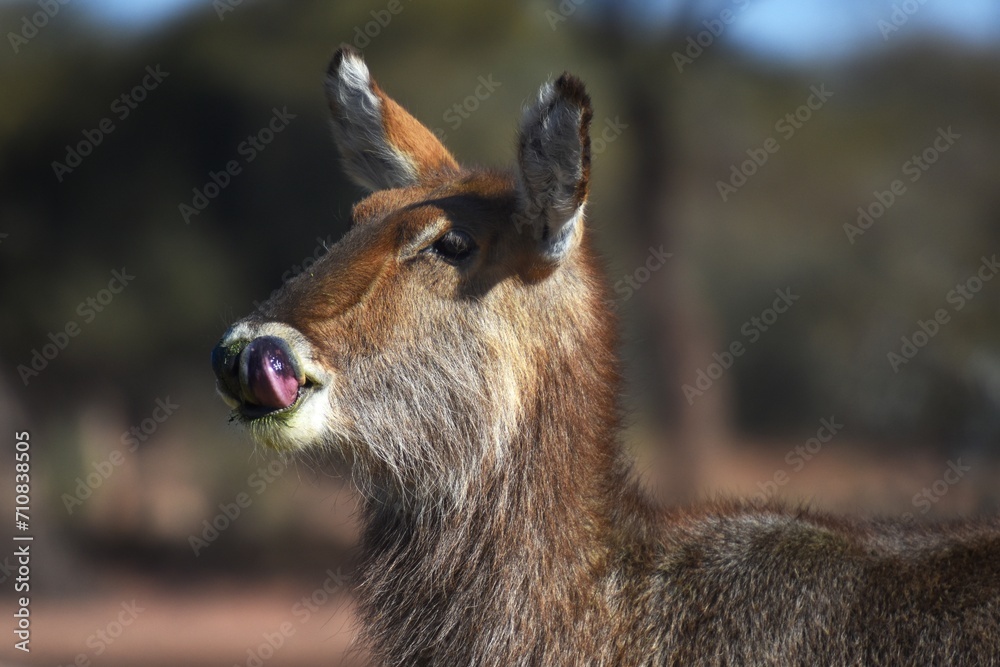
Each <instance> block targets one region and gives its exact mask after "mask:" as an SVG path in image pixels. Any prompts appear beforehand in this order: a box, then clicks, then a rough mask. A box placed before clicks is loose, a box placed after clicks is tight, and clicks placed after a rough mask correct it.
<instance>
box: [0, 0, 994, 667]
mask: <svg viewBox="0 0 1000 667" xmlns="http://www.w3.org/2000/svg"><path fill="white" fill-rule="evenodd" d="M0 33H2V35H3V41H4V44H3V45H2V46H0V82H2V89H0V90H2V102H0V299H2V301H0V303H2V306H3V307H2V311H0V313H2V314H0V321H2V322H3V324H2V326H0V360H2V365H0V368H2V371H3V372H2V374H0V425H2V427H3V428H2V429H0V433H2V434H3V435H2V438H3V451H4V452H6V453H5V454H3V456H2V457H0V468H2V469H3V470H5V471H6V472H5V473H4V476H5V478H6V480H7V481H5V482H4V485H3V489H4V490H3V492H2V493H0V511H2V512H0V513H2V515H3V516H5V517H8V516H13V514H14V504H15V503H14V490H13V483H12V482H13V474H14V470H13V465H14V461H13V451H14V448H15V443H16V440H15V436H14V433H15V432H21V431H28V432H29V433H30V443H31V448H32V449H31V453H32V457H33V458H32V463H33V467H32V473H33V486H32V495H31V521H30V531H29V532H30V533H31V534H32V535H34V537H35V541H34V542H33V543H32V544H33V546H32V549H33V559H32V574H31V614H32V619H33V625H32V628H33V635H32V643H31V648H32V652H31V654H30V656H26V655H25V654H23V653H21V652H19V651H16V650H15V649H14V648H13V646H12V644H13V640H12V639H11V634H10V631H9V630H8V629H6V628H7V627H8V626H9V625H11V624H12V616H11V614H12V613H13V611H14V609H15V608H14V602H13V601H14V598H15V597H16V596H15V594H14V584H15V579H16V576H17V573H16V568H15V567H14V560H13V555H12V553H13V547H10V548H8V547H4V548H3V550H2V552H0V582H2V583H0V587H2V590H3V609H2V614H0V616H2V618H5V619H7V620H6V621H4V623H3V624H0V625H2V626H3V628H4V629H3V636H5V637H7V639H6V640H5V641H4V642H3V645H2V646H0V661H3V662H4V664H39V665H41V664H45V665H57V664H58V665H64V664H65V665H69V664H78V665H86V664H100V665H130V666H136V665H178V664H184V665H195V666H198V665H248V666H249V665H258V666H259V665H262V664H267V665H313V664H331V665H336V664H342V659H341V658H340V656H341V655H342V653H343V651H344V648H345V647H346V645H347V643H348V642H349V639H350V636H351V623H352V620H351V618H352V617H351V602H350V599H349V597H348V596H347V595H346V594H344V593H343V591H342V583H343V582H342V579H341V572H340V571H339V569H338V568H339V564H340V563H341V562H342V560H343V557H344V554H346V553H347V552H348V550H349V549H350V547H351V545H352V542H353V540H354V534H355V526H354V523H353V509H352V508H353V502H354V501H353V496H352V494H351V490H350V489H349V488H345V487H344V485H343V484H342V483H341V481H340V480H339V479H338V478H337V476H336V475H335V474H334V473H333V472H332V471H329V470H325V469H323V468H322V467H321V466H316V465H312V464H311V463H310V462H308V461H301V462H297V463H293V464H290V465H288V466H285V465H283V464H281V463H280V462H279V461H277V460H276V459H274V458H273V457H271V456H270V455H269V454H268V453H267V452H262V451H255V450H254V449H253V447H252V445H251V444H250V443H249V441H248V439H247V438H246V437H245V436H244V434H242V433H241V432H239V431H238V430H237V429H236V428H235V427H234V426H232V425H230V424H229V423H228V421H227V410H226V408H225V406H224V405H223V404H222V403H221V401H219V400H218V399H217V398H216V397H215V395H214V378H213V375H212V373H211V370H210V368H209V351H210V349H211V347H212V345H213V344H214V343H215V341H216V340H217V339H218V337H219V336H220V335H221V333H222V332H223V331H224V330H225V329H226V327H227V326H228V324H229V323H230V322H231V321H233V320H235V319H237V318H239V317H241V316H243V315H245V314H247V313H248V312H249V311H250V310H251V309H252V308H253V307H254V305H255V303H256V302H258V301H263V300H264V299H265V298H266V297H267V296H268V295H269V294H270V293H271V291H272V290H274V289H276V288H277V287H278V286H280V284H281V283H282V281H283V280H286V279H288V278H289V277H290V276H292V275H295V274H297V273H298V272H300V271H302V270H304V268H308V266H309V265H310V264H311V263H312V262H313V261H314V259H315V258H316V257H318V256H319V255H320V254H322V252H323V250H324V248H325V247H326V246H328V245H330V244H332V243H334V242H335V241H336V240H337V239H338V237H339V236H340V235H341V234H342V233H343V231H344V230H345V223H346V220H347V218H348V213H349V210H350V206H351V204H352V203H353V202H354V201H356V200H357V199H358V198H359V196H360V192H359V190H358V189H357V188H356V187H354V186H353V185H351V184H350V183H349V182H348V181H347V180H346V179H345V177H344V176H343V174H342V173H341V172H340V169H339V167H338V163H337V157H336V153H335V148H334V146H333V144H332V141H331V140H330V139H329V136H330V133H329V129H328V127H327V121H326V108H325V104H324V99H323V93H322V87H321V81H322V77H323V73H324V72H325V68H326V64H327V62H328V59H329V57H330V55H331V54H332V52H333V50H334V49H335V48H336V46H337V45H338V44H340V43H342V42H347V43H352V44H354V45H355V46H356V47H358V48H359V49H361V50H362V51H363V52H364V54H365V57H366V59H367V60H368V63H369V66H370V67H371V69H372V72H373V73H374V75H375V76H376V78H377V79H378V80H379V81H380V83H381V84H382V86H383V87H384V88H385V89H386V90H387V91H388V92H389V93H390V95H392V96H393V97H394V98H395V99H397V100H398V101H399V102H400V103H402V104H403V105H404V106H405V107H407V108H408V109H409V110H410V111H411V112H412V113H413V114H414V115H415V116H417V117H418V118H419V119H421V120H422V121H424V122H425V123H426V124H427V125H428V127H431V128H432V129H434V131H435V132H436V133H437V134H438V135H439V136H441V137H442V138H444V139H445V141H446V142H447V144H448V145H449V147H450V148H451V149H452V150H453V151H454V152H455V154H456V155H457V156H458V157H459V159H460V160H462V161H464V162H465V163H467V164H483V165H506V164H509V163H510V162H511V160H512V158H513V136H514V132H515V128H516V123H517V118H518V115H519V112H520V109H521V107H522V104H524V102H525V101H526V100H527V99H529V98H530V97H531V96H532V95H533V94H534V93H535V91H536V90H537V87H538V85H539V84H540V83H541V82H542V81H544V80H546V79H547V78H549V77H551V76H554V75H558V74H559V73H560V72H562V71H563V70H570V71H572V72H574V73H576V74H577V75H579V76H581V77H582V78H583V79H584V80H585V81H586V82H587V85H588V87H589V89H590V92H591V96H592V98H593V100H594V106H595V116H594V125H593V130H592V131H593V137H594V145H593V149H594V154H595V157H594V168H593V190H592V198H591V205H590V208H589V224H590V225H591V226H592V228H593V230H594V233H595V234H596V236H597V238H598V242H599V245H600V247H601V248H603V250H604V253H605V255H606V257H607V260H608V267H609V280H610V283H611V285H613V287H614V293H615V297H616V299H617V301H616V306H617V309H618V312H619V314H620V316H621V319H622V324H623V332H624V342H623V349H622V353H623V356H624V358H625V360H626V370H627V377H628V396H627V398H626V402H627V405H628V409H629V411H628V414H629V418H628V428H627V431H626V433H625V436H624V439H625V441H626V444H627V446H629V447H630V448H632V450H633V451H634V452H635V454H636V457H637V460H638V462H639V463H638V467H639V469H640V471H641V473H642V474H644V475H646V476H647V477H648V479H649V480H650V482H651V485H652V487H653V490H654V492H656V493H659V494H661V495H663V496H664V497H666V498H668V499H670V500H671V501H675V502H688V501H691V500H696V499H699V498H707V497H713V496H754V497H757V498H762V497H770V496H777V497H780V498H784V499H786V500H788V501H789V502H792V503H797V504H802V505H808V506H811V507H814V508H817V509H823V510H833V511H850V512H859V513H862V514H866V515H876V514H877V515H889V516H901V517H904V518H905V519H911V518H915V519H922V518H925V517H940V516H950V515H954V514H957V513H963V514H975V513H986V512H995V511H997V509H998V504H1000V490H998V489H1000V485H998V483H997V482H998V480H1000V410H998V407H1000V309H998V306H1000V280H991V279H992V278H993V277H994V276H995V274H996V273H997V272H998V271H1000V264H998V263H997V257H998V256H997V253H998V252H1000V187H998V185H1000V77H998V76H997V73H998V72H1000V48H998V47H1000V5H997V3H995V2H992V0H950V2H944V1H943V0H897V1H896V2H880V1H877V0H860V1H851V0H825V1H824V0H813V1H812V2H808V3H803V2H796V1H795V0H722V1H720V2H710V1H701V2H694V1H690V2H688V1H684V0H645V1H626V0H623V1H617V2H616V1H614V0H562V1H561V2H545V1H542V0H536V1H528V2H506V3H500V2H497V3H476V4H470V3H465V2H459V1H458V0H441V1H438V2H433V3H431V2H412V1H411V0H365V1H363V2H362V1H353V0H352V1H350V2H337V3H333V2H319V1H311V0H302V1H297V2H264V1H258V2H254V1H252V0H242V1H241V0H215V1H214V2H209V1H208V0H202V1H201V2H195V1H193V0H149V1H146V2H141V3H140V2H129V1H128V0H74V1H73V2H68V3H66V4H62V3H61V2H60V1H59V0H36V1H35V2H9V1H8V2H0ZM231 162H234V163H235V164H236V167H237V168H238V170H236V169H234V172H235V173H230V174H229V175H228V177H226V176H225V175H223V173H224V172H225V170H226V167H227V164H228V163H231ZM12 524H13V522H10V523H8V522H6V521H5V523H4V530H3V534H4V536H5V540H6V539H7V537H8V536H9V533H12V532H14V530H13V525H12ZM7 544H13V543H12V542H9V541H8V542H7Z"/></svg>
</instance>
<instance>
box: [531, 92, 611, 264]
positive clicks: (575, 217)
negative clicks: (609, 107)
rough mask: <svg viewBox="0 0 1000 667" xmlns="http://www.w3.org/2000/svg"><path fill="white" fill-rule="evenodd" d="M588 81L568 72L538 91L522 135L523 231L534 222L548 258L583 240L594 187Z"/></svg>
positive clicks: (555, 257) (565, 252) (560, 255)
mask: <svg viewBox="0 0 1000 667" xmlns="http://www.w3.org/2000/svg"><path fill="white" fill-rule="evenodd" d="M592 117H593V111H592V110H591V107H590V97H589V96H588V95H587V91H586V89H585V88H584V85H583V82H582V81H580V80H579V79H577V78H576V77H575V76H573V75H571V74H568V73H566V74H563V75H562V76H561V77H559V79H558V80H556V82H555V83H547V84H545V85H544V86H542V88H541V90H540V91H539V92H538V100H537V101H536V102H535V103H534V104H533V105H532V106H529V107H528V108H526V109H525V111H524V116H523V117H522V119H521V128H520V133H519V135H518V149H517V162H518V170H519V172H520V187H521V193H520V194H521V206H520V213H519V216H518V217H519V219H518V220H517V223H516V224H517V226H518V230H519V231H520V229H521V227H523V226H524V225H530V227H531V230H532V232H533V233H534V235H535V238H536V239H538V241H539V243H540V251H541V253H542V255H543V257H544V258H545V259H547V260H550V261H559V260H561V259H563V258H564V257H565V256H566V255H568V254H569V252H570V251H571V250H572V249H573V248H574V247H576V245H577V244H578V243H579V241H580V238H581V235H582V231H583V207H584V204H586V202H587V193H588V191H589V186H590V120H591V118H592Z"/></svg>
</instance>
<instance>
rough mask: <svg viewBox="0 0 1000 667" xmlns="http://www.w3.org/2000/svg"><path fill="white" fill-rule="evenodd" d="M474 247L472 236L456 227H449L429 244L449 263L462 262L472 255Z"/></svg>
mask: <svg viewBox="0 0 1000 667" xmlns="http://www.w3.org/2000/svg"><path fill="white" fill-rule="evenodd" d="M476 248H477V246H476V242H475V241H474V240H473V239H472V237H471V236H469V235H468V234H467V233H465V232H463V231H461V230H458V229H449V230H448V231H447V232H445V233H444V235H443V236H441V238H439V239H438V240H437V241H435V242H434V245H432V246H431V250H432V251H434V252H435V253H436V254H437V255H439V256H440V257H441V258H442V259H443V260H445V261H446V262H449V263H451V264H458V263H459V262H464V261H465V260H467V259H468V258H469V257H471V256H472V253H474V252H475V251H476Z"/></svg>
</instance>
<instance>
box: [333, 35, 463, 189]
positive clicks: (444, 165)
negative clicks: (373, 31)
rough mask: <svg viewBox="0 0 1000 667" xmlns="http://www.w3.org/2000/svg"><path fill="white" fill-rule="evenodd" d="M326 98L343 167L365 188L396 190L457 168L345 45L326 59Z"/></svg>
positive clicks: (360, 58) (453, 161)
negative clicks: (327, 60)
mask: <svg viewBox="0 0 1000 667" xmlns="http://www.w3.org/2000/svg"><path fill="white" fill-rule="evenodd" d="M326 98H327V101H328V103H329V105H330V112H331V114H332V116H333V136H334V139H335V140H336V142H337V147H338V148H339V149H340V154H341V157H342V158H343V162H344V169H345V170H346V171H347V173H348V175H349V176H350V177H351V178H352V179H353V180H354V182H355V183H357V184H358V185H360V186H362V187H364V188H367V189H368V190H369V191H375V190H385V189H388V188H401V187H407V186H410V185H416V184H417V183H420V182H423V181H426V180H428V179H430V178H431V177H432V176H434V175H435V174H439V173H445V172H456V171H458V163H457V162H455V158H454V157H452V155H451V153H449V152H448V149H446V148H445V147H444V146H443V145H442V144H441V142H440V141H438V139H437V137H435V136H434V134H433V133H432V132H431V131H430V130H428V129H427V128H426V127H424V126H423V125H422V124H421V123H420V121H418V120H417V119H415V118H414V117H413V116H411V115H410V114H409V113H407V111H406V110H405V109H403V107H401V106H399V105H398V104H397V103H396V102H395V101H393V100H392V99H391V98H390V97H389V96H388V95H386V94H385V93H384V92H382V89H381V88H379V86H378V84H376V83H375V81H374V80H373V79H372V78H371V75H370V74H369V72H368V66H367V65H365V61H364V59H363V58H362V57H361V54H360V53H358V52H357V51H356V50H354V49H353V48H352V47H350V46H342V47H341V48H340V49H339V50H338V51H337V53H336V54H334V56H333V60H331V61H330V67H329V68H328V69H327V75H326Z"/></svg>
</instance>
